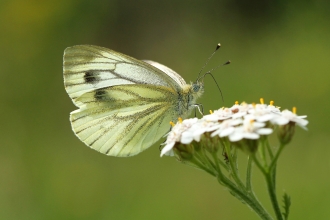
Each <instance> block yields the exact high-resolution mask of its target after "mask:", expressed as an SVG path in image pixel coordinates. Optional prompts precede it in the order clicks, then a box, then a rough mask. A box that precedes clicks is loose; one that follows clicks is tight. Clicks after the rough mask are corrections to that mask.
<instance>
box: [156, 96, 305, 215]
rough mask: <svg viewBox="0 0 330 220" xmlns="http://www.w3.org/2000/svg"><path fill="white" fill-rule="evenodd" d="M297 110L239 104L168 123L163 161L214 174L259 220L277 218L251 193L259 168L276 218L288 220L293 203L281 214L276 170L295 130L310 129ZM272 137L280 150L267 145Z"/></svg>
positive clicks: (265, 105) (285, 207) (271, 103)
mask: <svg viewBox="0 0 330 220" xmlns="http://www.w3.org/2000/svg"><path fill="white" fill-rule="evenodd" d="M296 111H297V109H296V108H295V107H294V108H293V110H292V111H289V110H283V111H281V110H280V108H279V107H277V106H274V102H273V101H271V102H270V104H269V105H267V104H265V103H264V100H263V99H260V103H258V104H255V103H252V104H248V103H245V102H243V103H241V104H239V103H238V102H236V103H235V104H234V105H233V106H232V107H228V108H226V107H223V108H220V109H218V110H215V111H210V114H209V115H204V116H203V117H202V118H201V119H197V118H192V119H187V120H184V121H183V120H182V119H181V118H179V120H178V122H177V123H176V124H174V123H173V122H171V123H170V124H171V125H172V130H171V131H170V132H169V133H168V134H167V139H166V141H165V143H164V144H163V149H162V150H161V154H160V156H163V155H167V156H175V157H176V158H177V159H178V161H180V162H182V163H183V164H185V165H188V166H191V167H194V168H197V169H200V170H203V171H205V172H207V173H208V174H211V175H212V176H213V177H215V178H216V179H217V181H218V182H219V183H220V184H221V185H223V186H225V187H226V188H227V189H228V190H229V191H230V193H231V194H232V195H233V196H235V197H236V198H237V199H239V200H240V201H241V202H242V203H244V204H247V205H248V206H249V207H250V208H251V209H252V210H254V211H255V212H256V213H257V214H258V215H259V217H260V218H261V219H267V220H269V219H274V218H272V217H271V215H270V214H269V213H268V211H267V210H266V209H265V208H264V207H263V206H262V205H261V204H260V202H259V201H258V199H257V198H256V195H255V193H254V192H253V187H252V185H253V184H252V183H251V182H252V173H253V172H252V169H253V167H256V168H258V169H259V170H260V171H261V174H262V175H263V176H264V177H265V180H266V184H267V189H268V193H269V196H270V200H271V203H272V207H273V209H274V212H275V214H276V219H288V214H289V208H290V204H291V201H290V197H289V196H288V195H287V194H284V196H283V202H284V205H283V208H284V212H281V209H280V206H279V204H278V201H279V200H278V199H277V197H276V187H275V184H276V183H275V182H276V170H277V169H276V166H277V162H278V159H279V156H280V154H281V152H282V151H283V149H285V146H286V145H287V144H288V143H289V142H290V141H291V140H292V137H293V135H294V131H295V127H296V125H298V126H299V127H302V128H303V129H305V130H307V128H306V126H307V124H308V121H307V120H306V117H307V116H298V115H297V114H296ZM273 133H276V134H277V137H278V140H279V142H280V144H277V145H276V147H272V146H271V144H270V143H269V141H268V136H269V135H271V134H273ZM219 149H222V150H219ZM237 149H239V150H242V151H243V152H244V153H246V154H247V165H246V171H245V172H244V173H245V178H244V179H245V180H246V181H242V179H241V178H240V172H239V161H240V158H239V157H238V156H237V154H238V150H237ZM244 162H245V161H244Z"/></svg>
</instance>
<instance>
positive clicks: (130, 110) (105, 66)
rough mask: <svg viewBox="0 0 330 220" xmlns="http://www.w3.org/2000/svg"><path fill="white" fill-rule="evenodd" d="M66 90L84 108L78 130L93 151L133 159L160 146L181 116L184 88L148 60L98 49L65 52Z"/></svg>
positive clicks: (75, 115) (75, 122)
mask: <svg viewBox="0 0 330 220" xmlns="http://www.w3.org/2000/svg"><path fill="white" fill-rule="evenodd" d="M64 82H65V87H66V90H67V92H68V94H69V96H70V97H71V99H72V100H73V102H74V103H75V104H76V105H77V106H78V107H79V109H77V110H75V111H73V112H71V116H70V120H71V124H72V129H73V131H74V132H75V134H76V135H77V136H78V138H79V139H80V140H81V141H83V142H84V143H85V144H87V145H88V146H90V147H91V148H93V149H95V150H97V151H99V152H101V153H104V154H107V155H112V156H120V157H125V156H133V155H135V154H137V153H139V152H141V151H143V150H145V149H147V148H148V147H150V146H151V145H152V144H153V143H155V142H156V141H157V140H158V139H160V138H161V137H162V136H163V135H164V134H165V133H166V131H168V129H169V124H168V123H169V121H171V120H175V119H177V117H178V112H177V108H178V91H180V89H181V86H180V84H178V83H177V82H176V81H175V80H173V79H172V78H171V76H169V75H168V74H164V73H163V72H162V71H160V70H159V69H157V68H155V67H154V66H152V65H149V64H147V63H145V62H142V61H139V60H136V59H134V58H131V57H128V56H126V55H123V54H120V53H117V52H114V51H112V50H109V49H106V48H101V47H96V46H75V47H70V48H67V49H66V50H65V53H64Z"/></svg>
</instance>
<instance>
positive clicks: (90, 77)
mask: <svg viewBox="0 0 330 220" xmlns="http://www.w3.org/2000/svg"><path fill="white" fill-rule="evenodd" d="M84 80H85V82H86V83H89V84H94V83H97V81H99V76H98V72H92V71H87V72H86V73H85V75H84Z"/></svg>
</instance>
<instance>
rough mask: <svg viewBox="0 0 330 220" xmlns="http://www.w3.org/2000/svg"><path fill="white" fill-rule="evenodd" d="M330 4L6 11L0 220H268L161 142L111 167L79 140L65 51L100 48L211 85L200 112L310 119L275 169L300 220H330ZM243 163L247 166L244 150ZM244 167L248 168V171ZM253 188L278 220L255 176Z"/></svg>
mask: <svg viewBox="0 0 330 220" xmlns="http://www.w3.org/2000/svg"><path fill="white" fill-rule="evenodd" d="M329 11H330V3H329V1H326V0H310V1H290V2H289V1H283V0H277V1H265V0H250V1H238V0H236V1H231V0H218V1H173V0H168V1H151V0H145V1H142V0H136V1H125V0H124V1H119V0H117V1H115V0H108V1H101V0H95V1H89V0H79V1H78V0H57V1H37V0H32V1H25V0H10V1H9V0H2V1H1V2H0V20H1V22H0V30H1V32H0V45H1V47H0V70H1V73H0V74H1V81H0V83H1V84H0V100H1V108H0V114H1V132H0V143H1V147H0V219H229V220H231V219H258V218H257V216H256V215H255V214H254V213H253V212H252V211H250V210H249V209H248V208H247V207H246V206H244V205H243V204H241V203H240V202H238V201H237V200H236V199H234V198H233V197H232V196H231V195H230V194H229V192H228V191H226V190H224V188H223V187H222V186H219V185H218V184H217V181H216V180H215V179H214V178H212V177H211V176H209V175H207V174H206V173H203V172H201V171H199V170H195V169H192V168H190V167H187V166H184V165H182V164H180V163H178V162H177V161H175V159H174V158H169V157H165V158H159V154H160V152H159V145H157V144H156V145H155V146H153V147H152V148H150V149H148V150H147V151H145V152H143V153H141V154H140V155H138V156H135V157H132V158H114V157H107V156H104V155H102V154H100V153H97V152H96V151H93V150H91V149H89V148H88V147H86V146H85V145H84V144H83V143H81V142H80V141H79V140H78V139H77V138H76V137H75V135H74V134H73V132H72V131H71V127H70V123H69V112H71V111H73V110H74V109H76V108H75V106H74V105H73V104H72V102H71V100H70V99H69V97H68V95H67V94H66V92H65V90H64V86H63V76H62V56H63V51H64V49H65V48H66V47H68V46H73V45H77V44H93V45H99V46H103V47H107V48H111V49H114V50H116V51H119V52H122V53H125V54H128V55H130V56H133V57H135V58H138V59H151V60H155V61H158V62H160V63H162V64H165V65H167V66H169V67H171V68H172V69H174V70H176V71H177V72H178V73H180V74H181V75H182V76H183V77H184V78H185V79H186V80H187V81H188V82H189V81H193V80H195V79H196V76H197V74H198V72H199V70H200V69H201V67H202V66H203V65H204V63H205V61H206V59H207V57H208V56H209V55H210V54H211V53H212V51H213V50H214V48H215V45H216V44H217V43H218V42H220V43H221V44H222V48H221V49H220V51H219V52H218V53H217V54H216V55H215V56H214V58H213V59H212V60H211V62H210V63H209V65H208V66H207V67H206V70H209V69H211V68H213V67H215V66H217V65H219V64H221V63H224V62H225V61H227V60H228V59H230V60H231V61H232V64H231V65H229V66H225V67H221V68H219V69H217V70H216V71H214V72H213V74H214V76H215V78H216V79H217V81H218V83H219V85H220V87H221V90H222V92H223V96H224V100H225V101H224V103H223V102H222V101H221V97H220V95H219V92H218V90H217V88H216V86H215V83H214V82H213V81H212V79H211V78H210V77H209V78H207V79H206V80H205V87H206V92H205V94H204V96H203V98H202V99H201V100H200V102H201V103H203V104H204V108H205V109H206V110H208V109H217V108H219V107H221V106H223V105H226V106H231V105H232V104H233V103H234V102H235V101H236V100H238V101H247V102H258V100H259V98H260V97H263V98H264V99H265V100H266V101H267V102H269V100H274V101H275V104H276V105H279V106H281V107H282V109H286V108H288V109H291V108H292V106H297V108H298V114H300V115H308V120H309V121H310V124H309V125H308V128H309V131H307V132H306V131H303V130H302V129H297V132H296V135H295V137H294V141H293V142H292V143H291V144H290V145H289V146H288V147H287V149H285V151H284V153H283V155H282V157H281V158H280V161H279V165H278V196H279V198H280V197H281V195H282V194H283V192H287V193H288V194H289V195H290V196H291V197H292V208H291V213H290V217H291V219H330V209H329V206H330V190H329V189H330V177H329V170H330V159H329V158H330V149H329V147H330V137H329V135H330V126H329V124H328V123H329V122H330V121H329V117H328V116H327V115H328V114H329V105H330V104H329V95H330V74H329V69H330V40H329V39H330V25H329V24H330V13H329ZM240 155H242V156H241V159H242V164H244V163H245V157H244V155H243V154H242V152H240ZM242 167H244V165H242ZM255 174H256V176H255V178H254V188H255V190H256V191H257V193H258V197H259V198H260V200H262V201H263V202H264V203H265V204H266V207H267V208H268V209H269V211H270V212H271V213H273V212H272V210H271V209H270V208H271V206H270V204H269V203H268V197H267V194H266V190H265V185H264V182H263V180H262V178H261V177H260V175H259V174H258V172H257V171H255Z"/></svg>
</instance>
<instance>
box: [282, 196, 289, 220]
mask: <svg viewBox="0 0 330 220" xmlns="http://www.w3.org/2000/svg"><path fill="white" fill-rule="evenodd" d="M283 203H284V205H283V208H284V212H283V213H282V214H283V216H284V219H285V220H288V217H289V213H290V206H291V198H290V196H289V195H288V194H286V193H284V195H283Z"/></svg>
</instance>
